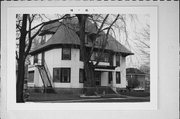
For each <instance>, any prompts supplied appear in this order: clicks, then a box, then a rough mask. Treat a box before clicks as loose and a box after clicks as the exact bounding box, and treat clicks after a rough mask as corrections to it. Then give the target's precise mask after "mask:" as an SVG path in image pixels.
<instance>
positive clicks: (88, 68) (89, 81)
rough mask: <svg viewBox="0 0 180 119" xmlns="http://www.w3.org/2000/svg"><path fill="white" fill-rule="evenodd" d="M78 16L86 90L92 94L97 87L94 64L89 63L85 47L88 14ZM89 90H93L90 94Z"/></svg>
mask: <svg viewBox="0 0 180 119" xmlns="http://www.w3.org/2000/svg"><path fill="white" fill-rule="evenodd" d="M76 16H77V17H78V20H79V26H80V31H79V32H80V33H79V38H80V50H81V55H82V58H83V62H84V71H85V81H84V88H86V89H87V90H86V91H85V92H86V93H90V92H92V90H91V89H92V88H94V87H95V81H94V66H93V64H92V63H90V62H89V59H88V57H89V54H90V53H88V51H87V49H86V46H85V23H86V20H87V15H86V14H77V15H76ZM89 89H90V90H91V91H90V92H89ZM93 93H94V92H93Z"/></svg>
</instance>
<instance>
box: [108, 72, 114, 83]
mask: <svg viewBox="0 0 180 119" xmlns="http://www.w3.org/2000/svg"><path fill="white" fill-rule="evenodd" d="M110 74H111V75H110ZM112 81H113V75H112V72H111V71H109V72H108V83H109V84H111V82H112Z"/></svg>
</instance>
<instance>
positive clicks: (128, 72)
mask: <svg viewBox="0 0 180 119" xmlns="http://www.w3.org/2000/svg"><path fill="white" fill-rule="evenodd" d="M126 74H127V75H128V74H141V75H142V74H143V75H145V73H144V72H142V71H140V70H139V69H137V68H127V69H126Z"/></svg>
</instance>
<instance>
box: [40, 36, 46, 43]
mask: <svg viewBox="0 0 180 119" xmlns="http://www.w3.org/2000/svg"><path fill="white" fill-rule="evenodd" d="M45 42H46V35H43V36H42V37H41V44H42V45H43V44H44V43H45Z"/></svg>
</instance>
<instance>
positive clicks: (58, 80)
mask: <svg viewBox="0 0 180 119" xmlns="http://www.w3.org/2000/svg"><path fill="white" fill-rule="evenodd" d="M54 70H60V71H59V77H58V79H57V80H55V75H54V74H55V72H54ZM60 78H61V68H53V82H54V83H57V82H60Z"/></svg>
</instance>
